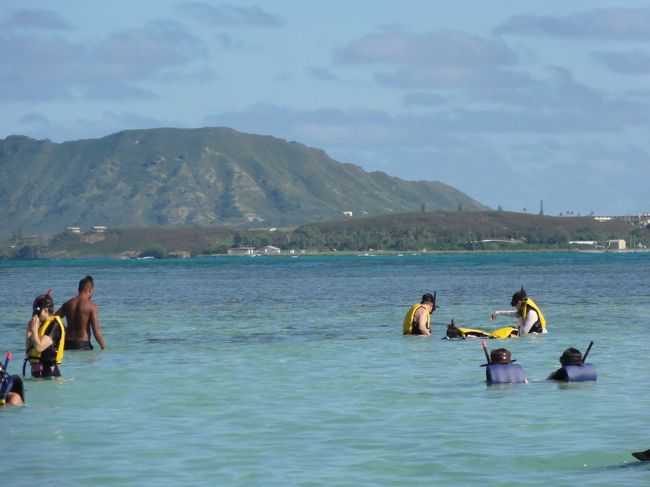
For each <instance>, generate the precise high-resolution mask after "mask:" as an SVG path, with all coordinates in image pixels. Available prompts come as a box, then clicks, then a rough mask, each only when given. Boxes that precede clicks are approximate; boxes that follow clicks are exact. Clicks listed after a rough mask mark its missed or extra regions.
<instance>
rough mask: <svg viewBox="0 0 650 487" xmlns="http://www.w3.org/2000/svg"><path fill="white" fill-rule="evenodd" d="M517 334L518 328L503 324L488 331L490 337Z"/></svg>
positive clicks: (509, 336) (513, 335) (505, 336)
mask: <svg viewBox="0 0 650 487" xmlns="http://www.w3.org/2000/svg"><path fill="white" fill-rule="evenodd" d="M516 336H519V329H518V328H515V327H514V326H504V327H503V328H499V329H497V330H494V331H493V332H492V333H490V338H512V337H516Z"/></svg>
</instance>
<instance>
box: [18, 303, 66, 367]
mask: <svg viewBox="0 0 650 487" xmlns="http://www.w3.org/2000/svg"><path fill="white" fill-rule="evenodd" d="M32 306H33V311H32V319H31V320H29V323H28V324H27V332H26V335H25V350H26V351H27V357H25V365H26V364H27V361H29V363H30V364H31V373H32V377H58V376H60V375H61V371H60V370H59V365H60V364H61V362H62V361H63V353H64V352H63V345H64V343H65V327H64V326H63V322H62V321H61V318H59V317H58V316H55V315H54V300H53V299H52V296H51V292H50V291H48V292H47V294H42V295H40V296H38V297H37V298H36V299H35V300H34V303H33V305H32ZM24 370H25V369H24V367H23V374H24Z"/></svg>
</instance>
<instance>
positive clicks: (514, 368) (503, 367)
mask: <svg viewBox="0 0 650 487" xmlns="http://www.w3.org/2000/svg"><path fill="white" fill-rule="evenodd" d="M482 345H483V352H485V358H486V359H487V363H486V364H483V365H481V367H485V381H486V383H487V385H489V386H490V385H493V384H528V379H527V378H526V375H525V374H524V368H523V367H522V366H521V365H519V364H514V363H513V362H514V361H513V360H512V356H511V354H510V350H508V349H507V348H497V349H495V350H492V351H491V352H490V353H488V350H487V345H486V343H485V342H483V343H482Z"/></svg>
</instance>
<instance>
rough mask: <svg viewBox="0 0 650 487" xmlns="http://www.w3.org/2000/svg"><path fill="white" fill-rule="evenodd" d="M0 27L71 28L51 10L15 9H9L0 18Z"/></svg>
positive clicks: (2, 28) (11, 28)
mask: <svg viewBox="0 0 650 487" xmlns="http://www.w3.org/2000/svg"><path fill="white" fill-rule="evenodd" d="M0 29H1V30H3V31H5V32H6V31H9V30H16V31H18V30H26V29H34V30H42V31H65V30H69V29H71V26H70V24H69V23H68V22H67V21H66V20H65V19H64V18H63V17H61V16H60V15H59V14H57V13H56V12H54V11H52V10H40V9H16V10H9V11H8V12H7V13H6V14H5V15H4V17H3V18H1V19H0Z"/></svg>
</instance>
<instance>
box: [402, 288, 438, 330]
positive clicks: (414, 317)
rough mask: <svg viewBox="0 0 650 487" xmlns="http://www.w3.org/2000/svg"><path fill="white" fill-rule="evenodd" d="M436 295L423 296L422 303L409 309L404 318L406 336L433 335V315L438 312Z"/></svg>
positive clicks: (403, 327) (403, 328) (427, 294)
mask: <svg viewBox="0 0 650 487" xmlns="http://www.w3.org/2000/svg"><path fill="white" fill-rule="evenodd" d="M437 307H438V306H436V293H435V291H434V293H433V294H431V293H426V294H423V295H422V300H421V301H420V303H416V304H414V305H413V306H411V307H410V308H409V310H408V311H407V312H406V315H405V316H404V323H403V326H402V331H403V334H404V335H427V336H428V335H431V315H432V314H433V312H434V311H435V310H436V308H437Z"/></svg>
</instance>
